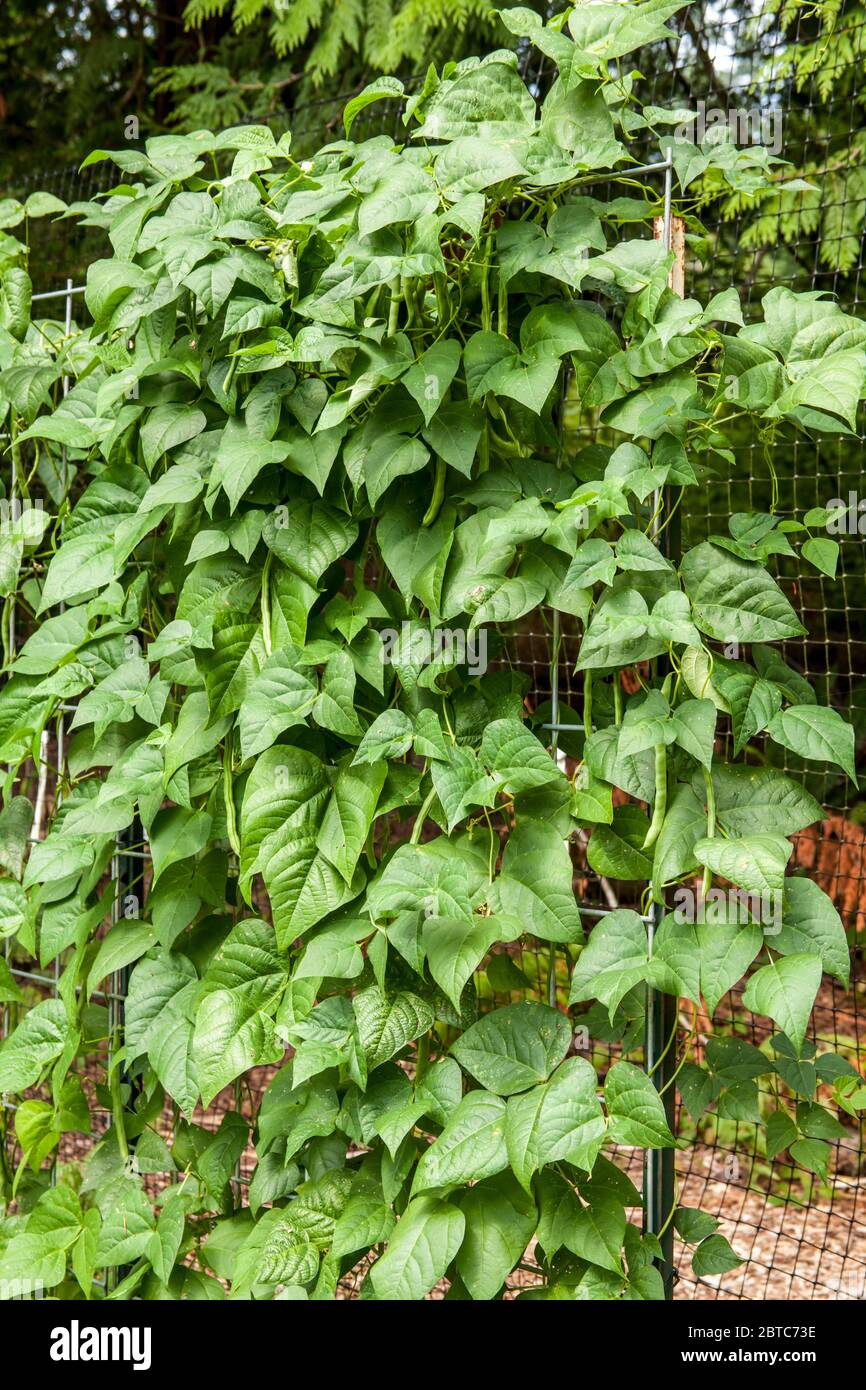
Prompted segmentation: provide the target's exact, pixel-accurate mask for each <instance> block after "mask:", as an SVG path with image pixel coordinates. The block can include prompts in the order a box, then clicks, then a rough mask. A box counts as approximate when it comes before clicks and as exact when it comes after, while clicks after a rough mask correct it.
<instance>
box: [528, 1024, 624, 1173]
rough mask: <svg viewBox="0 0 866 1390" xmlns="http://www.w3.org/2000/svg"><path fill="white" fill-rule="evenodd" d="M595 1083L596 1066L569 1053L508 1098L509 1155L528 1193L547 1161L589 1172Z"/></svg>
mask: <svg viewBox="0 0 866 1390" xmlns="http://www.w3.org/2000/svg"><path fill="white" fill-rule="evenodd" d="M515 1007H521V1006H519V1005H518V1006H515ZM597 1084H598V1082H597V1078H596V1075H595V1071H594V1069H593V1068H592V1066H591V1065H590V1063H589V1062H587V1061H586V1060H585V1058H583V1057H569V1058H568V1059H567V1060H566V1061H565V1062H563V1063H562V1065H561V1066H560V1067H558V1068H557V1070H556V1071H555V1072H554V1073H553V1076H552V1077H551V1079H550V1080H549V1081H546V1082H542V1083H541V1084H540V1085H537V1086H534V1087H533V1088H532V1090H530V1091H526V1092H525V1093H524V1094H523V1095H519V1096H512V1097H511V1099H510V1100H509V1101H508V1106H507V1111H506V1119H505V1141H506V1144H507V1146H508V1160H509V1162H510V1164H511V1169H512V1172H513V1173H514V1176H515V1177H516V1178H517V1180H518V1182H519V1183H520V1185H521V1186H522V1187H523V1188H525V1190H526V1191H527V1192H529V1191H530V1183H531V1179H532V1176H533V1174H534V1173H536V1172H538V1170H539V1169H540V1168H542V1167H543V1166H544V1165H545V1164H546V1163H556V1162H558V1161H559V1160H561V1159H567V1160H568V1161H569V1162H570V1163H574V1164H576V1165H578V1166H579V1167H581V1168H584V1169H586V1170H587V1171H590V1170H591V1169H592V1166H593V1163H594V1161H595V1157H596V1154H597V1153H598V1151H599V1149H600V1148H601V1144H602V1141H603V1137H604V1119H603V1117H602V1111H601V1102H600V1101H599V1099H598V1096H597V1095H596V1086H597Z"/></svg>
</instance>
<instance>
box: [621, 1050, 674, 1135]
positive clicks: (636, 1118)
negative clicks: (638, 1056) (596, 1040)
mask: <svg viewBox="0 0 866 1390" xmlns="http://www.w3.org/2000/svg"><path fill="white" fill-rule="evenodd" d="M604 1100H605V1104H606V1106H607V1113H608V1121H609V1123H608V1136H609V1138H610V1139H611V1140H613V1142H614V1143H616V1144H634V1145H637V1146H638V1147H640V1148H643V1149H670V1148H674V1147H675V1146H676V1140H675V1139H674V1137H673V1135H672V1134H671V1132H670V1129H669V1128H668V1122H667V1118H666V1116H665V1111H664V1106H663V1105H662V1102H661V1098H660V1097H659V1093H658V1091H657V1090H656V1088H655V1086H654V1085H653V1083H652V1081H651V1080H650V1078H649V1077H648V1076H647V1075H646V1073H645V1072H642V1071H641V1070H640V1068H639V1067H635V1066H633V1065H632V1063H631V1062H615V1063H614V1064H613V1066H612V1067H611V1069H610V1071H609V1072H608V1074H607V1078H606V1080H605V1083H604Z"/></svg>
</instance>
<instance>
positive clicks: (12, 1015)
mask: <svg viewBox="0 0 866 1390" xmlns="http://www.w3.org/2000/svg"><path fill="white" fill-rule="evenodd" d="M83 292H84V291H83V286H81V285H75V284H73V282H72V280H71V278H67V281H66V285H65V287H64V288H63V289H58V290H45V291H41V292H39V293H37V294H34V295H33V302H34V303H37V304H43V303H44V304H45V306H46V310H47V311H48V312H49V314H50V311H51V309H53V308H54V307H55V306H58V307H59V308H60V311H61V316H62V317H60V318H59V319H58V321H60V322H62V325H63V332H64V338H65V339H66V340H67V341H68V340H69V339H70V338H71V337H72V335H73V332H74V331H75V307H76V304H77V303H78V302H79V298H80V296H81V295H82V294H83ZM68 389H69V379H68V377H64V378H63V380H62V390H63V393H64V394H65V393H66V391H67V390H68ZM8 492H9V501H10V503H12V504H13V505H14V503H15V501H16V495H15V480H14V476H11V475H10V481H9V489H8ZM19 500H20V499H19ZM8 624H9V626H8V633H7V649H8V653H9V660H10V663H11V661H13V660H14V656H15V651H16V646H17V641H18V636H19V622H18V615H17V613H16V604H15V599H14V596H13V598H12V600H11V601H10V604H9V612H8ZM72 711H74V706H70V705H67V704H61V705H60V706H59V707H58V710H57V713H56V715H55V718H54V722H53V729H51V728H46V729H45V730H43V732H42V734H41V736H40V742H39V750H38V757H36V758H35V759H34V760H33V762H32V764H25V765H24V768H23V770H22V772H21V773H20V776H19V778H18V779H16V780H17V781H18V784H19V786H18V792H19V794H20V793H21V792H22V791H23V792H24V793H25V794H27V793H28V792H32V795H33V800H34V816H33V823H32V826H31V834H30V837H29V838H30V843H31V844H35V843H38V842H39V841H40V840H41V839H42V838H43V834H44V832H45V830H46V827H47V822H48V819H49V815H50V813H51V812H52V811H56V810H57V809H58V808H59V806H60V804H61V801H62V798H63V783H64V780H65V776H66V754H67V727H66V721H67V717H68V715H69V714H70V713H71V712H72ZM34 783H35V788H34V787H33V784H34ZM8 791H9V793H10V795H13V794H15V786H14V784H13V785H12V786H11V787H10V788H8ZM117 849H118V852H117V853H115V854H114V855H113V856H112V859H111V863H110V868H109V874H108V877H109V885H110V886H109V891H108V909H107V916H110V919H111V920H112V921H117V920H118V918H119V916H120V913H121V894H122V891H123V874H122V861H121V857H120V852H119V851H120V849H121V845H120V842H118V846H117ZM35 949H36V948H35V946H34V950H35ZM65 954H66V953H64V952H62V951H61V952H58V953H57V954H55V956H54V958H53V960H52V961H51V962H50V965H49V966H47V967H44V966H40V965H38V964H37V963H35V961H34V963H32V964H31V963H28V962H27V961H26V960H24V959H22V957H21V955H20V953H19V952H18V951H17V950H16V948H15V946H14V944H13V942H12V941H11V939H10V938H6V940H5V941H4V955H5V959H6V963H7V966H8V967H9V971H10V974H11V975H12V977H13V979H14V980H15V981H16V983H17V984H18V986H19V988H20V989H21V990H22V993H23V994H24V1003H23V1004H19V1003H16V1002H9V1003H6V1004H4V1006H3V1011H2V1029H0V1036H2V1037H8V1035H9V1033H10V1031H11V1030H12V1029H13V1028H14V1027H15V1026H17V1023H18V1021H19V1017H20V1015H21V1013H22V1012H23V1011H25V1010H26V1009H27V1008H28V1007H30V1006H32V1005H33V1004H35V1003H38V1002H40V1001H42V1000H44V999H49V998H58V997H59V996H60V990H61V977H62V973H63V964H64V956H65ZM49 972H50V973H49ZM125 984H126V981H125V976H124V973H123V972H122V971H115V972H114V973H112V974H111V975H110V976H109V977H108V978H107V980H106V981H105V982H104V986H105V987H104V988H103V989H95V990H94V991H93V998H94V999H96V1000H98V1001H99V1007H100V1008H101V1009H102V1010H103V1015H104V1018H105V1020H106V1028H105V1032H104V1036H100V1037H98V1038H95V1039H94V1042H95V1044H96V1055H97V1057H99V1058H101V1059H102V1060H104V1064H105V1068H106V1070H107V1071H110V1070H111V1068H112V1065H113V1063H114V1059H115V1049H116V1047H117V1042H118V1039H119V1037H120V1028H121V1024H122V1017H123V996H124V992H125ZM94 1031H96V1032H99V1029H98V1027H97V1028H96V1029H95V1030H94ZM95 1075H96V1073H94V1074H93V1075H88V1077H87V1080H88V1082H89V1083H90V1084H91V1085H93V1084H94V1082H95ZM0 1102H2V1107H3V1110H4V1112H5V1117H8V1116H10V1115H11V1116H14V1115H15V1113H16V1112H17V1109H18V1106H17V1105H16V1104H15V1103H14V1102H13V1101H11V1100H10V1099H9V1098H8V1097H7V1096H6V1095H3V1096H2V1097H0ZM5 1117H4V1119H5ZM93 1123H95V1125H96V1127H97V1136H96V1137H99V1135H100V1134H101V1133H104V1132H105V1130H107V1128H108V1125H109V1123H110V1114H109V1112H108V1111H107V1110H106V1109H105V1108H104V1107H102V1106H99V1105H97V1106H96V1109H95V1111H94V1112H93ZM92 1142H93V1136H87V1137H83V1136H81V1135H80V1134H78V1133H77V1132H76V1131H72V1132H69V1133H66V1134H64V1135H63V1137H62V1139H61V1141H60V1144H59V1146H58V1148H57V1149H56V1150H55V1152H54V1154H53V1156H52V1160H51V1167H50V1181H51V1183H54V1182H55V1181H56V1179H57V1169H58V1164H61V1163H63V1162H65V1161H68V1160H72V1159H75V1158H79V1157H80V1156H81V1155H82V1153H83V1152H85V1151H86V1150H87V1149H88V1148H89V1147H90V1146H91V1144H92ZM6 1156H7V1157H12V1158H13V1159H14V1156H15V1148H14V1143H10V1144H9V1145H8V1147H7V1150H6ZM19 1176H20V1175H19ZM25 1186H26V1178H25ZM112 1279H113V1276H108V1277H106V1276H105V1275H103V1276H100V1278H99V1280H98V1282H100V1283H103V1284H106V1283H107V1284H109V1285H110V1284H111V1282H112Z"/></svg>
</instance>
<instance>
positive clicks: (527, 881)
mask: <svg viewBox="0 0 866 1390" xmlns="http://www.w3.org/2000/svg"><path fill="white" fill-rule="evenodd" d="M572 877H573V871H572V864H571V855H570V854H569V850H568V843H567V841H565V840H563V838H562V836H561V835H559V834H558V833H557V831H556V830H555V829H554V827H553V826H550V825H543V824H541V823H540V822H536V821H531V820H521V821H520V823H519V825H518V827H517V829H516V830H514V831H513V832H512V834H511V835H510V836H509V839H508V843H507V845H506V847H505V853H504V855H503V858H502V872H501V873H500V874H499V876H498V877H497V878H496V879H495V880H494V883H493V887H492V892H491V899H490V901H491V906H492V907H493V910H494V911H495V912H498V913H500V914H501V915H502V916H503V917H505V918H510V919H512V920H513V921H514V922H515V923H517V924H519V928H520V931H521V932H530V933H531V934H532V935H533V936H537V937H538V938H539V939H540V940H542V941H581V940H582V938H583V931H582V928H581V922H580V914H579V912H578V910H577V905H576V903H575V900H574V889H573V887H572Z"/></svg>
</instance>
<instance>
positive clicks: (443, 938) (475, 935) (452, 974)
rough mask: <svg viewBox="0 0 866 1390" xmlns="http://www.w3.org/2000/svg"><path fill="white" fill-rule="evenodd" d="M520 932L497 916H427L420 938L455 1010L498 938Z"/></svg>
mask: <svg viewBox="0 0 866 1390" xmlns="http://www.w3.org/2000/svg"><path fill="white" fill-rule="evenodd" d="M518 934H519V927H517V926H515V927H512V928H511V929H509V927H508V926H507V924H506V923H505V922H503V921H501V920H499V919H498V918H496V917H472V918H465V917H453V918H448V917H427V918H426V919H425V921H424V926H423V928H422V933H421V939H422V942H423V946H424V952H425V954H426V956H427V961H428V963H429V966H430V974H431V975H432V976H433V979H434V980H435V981H436V983H437V985H439V987H440V989H442V990H443V991H444V993H445V995H446V997H447V998H448V999H450V1000H451V1003H452V1004H453V1005H454V1007H455V1009H457V1010H459V1009H460V997H461V995H462V993H463V988H464V986H465V984H466V982H467V980H468V979H469V977H470V976H471V974H472V972H473V971H474V970H475V969H476V968H477V966H478V965H480V963H481V961H482V960H483V959H484V957H485V956H486V955H487V952H488V951H489V950H490V947H491V946H492V945H493V943H494V942H496V941H507V940H510V939H513V937H514V936H516V935H518Z"/></svg>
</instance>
